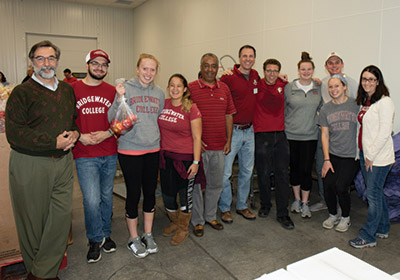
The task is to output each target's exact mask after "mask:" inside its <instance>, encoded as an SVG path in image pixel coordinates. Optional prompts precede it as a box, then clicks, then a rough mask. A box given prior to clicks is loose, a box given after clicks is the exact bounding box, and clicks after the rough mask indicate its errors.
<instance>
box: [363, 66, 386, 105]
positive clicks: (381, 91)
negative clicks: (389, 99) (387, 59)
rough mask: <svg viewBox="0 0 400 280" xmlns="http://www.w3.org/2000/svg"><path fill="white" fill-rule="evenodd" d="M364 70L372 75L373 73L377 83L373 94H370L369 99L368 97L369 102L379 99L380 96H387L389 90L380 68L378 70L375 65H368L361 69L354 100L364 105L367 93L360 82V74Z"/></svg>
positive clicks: (372, 102)
mask: <svg viewBox="0 0 400 280" xmlns="http://www.w3.org/2000/svg"><path fill="white" fill-rule="evenodd" d="M364 72H369V73H371V74H372V75H374V76H375V77H376V81H377V83H378V84H377V85H376V90H375V92H374V94H372V96H371V99H370V102H371V104H374V103H375V102H376V101H378V100H379V99H381V98H382V96H389V90H388V88H387V87H386V85H385V82H384V80H383V75H382V72H381V70H379V68H378V67H376V66H375V65H369V66H367V67H365V68H364V69H363V70H362V71H361V75H360V83H359V84H358V91H357V98H356V102H357V104H358V105H365V103H366V101H367V99H368V93H366V92H365V90H364V88H363V86H362V84H361V83H362V75H363V74H364Z"/></svg>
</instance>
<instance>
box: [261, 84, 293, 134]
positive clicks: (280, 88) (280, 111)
mask: <svg viewBox="0 0 400 280" xmlns="http://www.w3.org/2000/svg"><path fill="white" fill-rule="evenodd" d="M286 84H287V82H285V81H282V80H281V79H279V78H278V79H276V83H275V84H274V85H268V84H267V83H266V82H265V80H264V79H261V80H260V81H259V83H258V94H257V105H256V110H255V111H256V112H255V114H254V122H253V127H254V132H268V131H283V130H285V99H284V96H285V85H286Z"/></svg>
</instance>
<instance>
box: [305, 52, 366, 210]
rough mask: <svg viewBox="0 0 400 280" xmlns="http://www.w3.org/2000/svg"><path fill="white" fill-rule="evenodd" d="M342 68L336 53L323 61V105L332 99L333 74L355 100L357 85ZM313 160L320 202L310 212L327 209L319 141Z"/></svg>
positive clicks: (332, 53)
mask: <svg viewBox="0 0 400 280" xmlns="http://www.w3.org/2000/svg"><path fill="white" fill-rule="evenodd" d="M343 67H344V63H343V59H342V57H341V55H340V54H338V53H337V52H330V53H329V54H328V57H327V58H326V61H325V69H326V70H327V71H328V72H329V76H327V77H325V78H323V79H322V85H321V93H322V98H323V99H324V103H328V102H329V101H331V99H332V98H331V97H330V95H329V92H328V81H329V79H330V77H331V76H332V75H335V74H340V75H342V76H343V77H344V78H345V79H346V81H347V92H346V94H347V95H348V96H350V97H352V98H354V99H356V97H357V90H358V83H357V82H356V81H355V80H354V79H352V78H350V77H349V76H348V75H346V74H344V73H343V72H342V70H343ZM315 160H316V169H317V174H318V188H319V196H320V198H321V200H320V202H317V203H315V204H313V205H311V206H310V210H311V211H313V212H315V211H320V210H324V209H327V207H326V203H325V199H324V186H323V183H322V177H321V169H322V165H323V163H324V162H323V160H324V159H323V154H322V144H321V140H320V139H318V145H317V151H316V154H315Z"/></svg>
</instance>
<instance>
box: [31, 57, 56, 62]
mask: <svg viewBox="0 0 400 280" xmlns="http://www.w3.org/2000/svg"><path fill="white" fill-rule="evenodd" d="M34 59H35V60H36V61H37V62H40V63H44V62H45V61H46V59H47V60H48V61H49V62H50V63H54V62H56V61H57V57H55V56H49V57H44V56H36V57H34Z"/></svg>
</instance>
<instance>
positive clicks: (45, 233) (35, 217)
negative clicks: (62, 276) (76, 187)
mask: <svg viewBox="0 0 400 280" xmlns="http://www.w3.org/2000/svg"><path fill="white" fill-rule="evenodd" d="M9 177H10V178H9V180H10V195H11V200H12V204H13V209H14V216H15V223H16V226H17V232H18V238H19V244H20V247H21V252H22V257H23V259H24V264H25V267H26V269H27V271H28V272H31V273H32V274H33V275H35V276H37V277H41V278H54V277H56V276H57V273H58V269H59V267H60V264H61V261H62V258H63V256H64V252H65V249H66V245H67V239H68V232H69V228H70V224H71V211H72V188H73V159H72V153H68V154H67V155H65V156H63V157H61V158H51V157H36V156H29V155H26V154H21V153H18V152H16V151H14V150H12V151H11V153H10V176H9Z"/></svg>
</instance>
